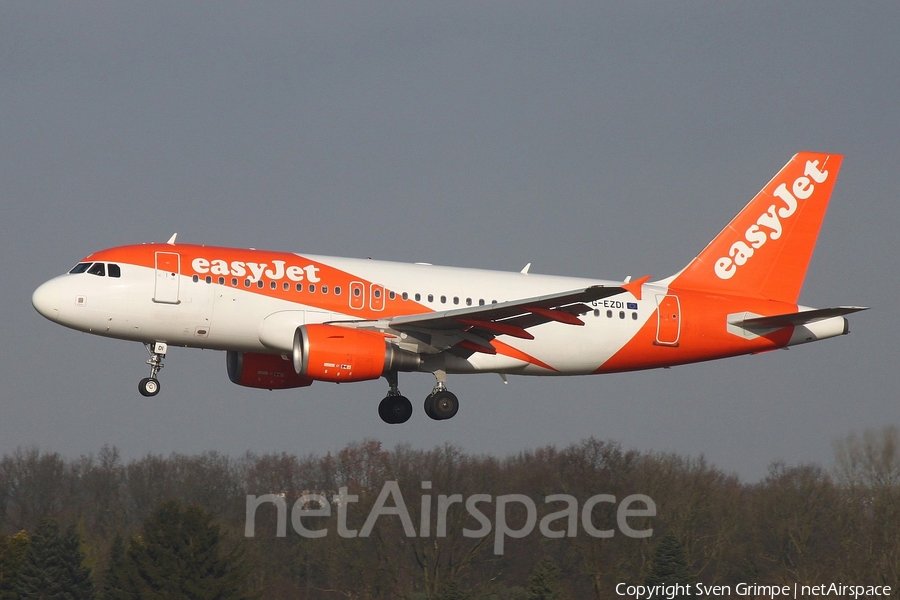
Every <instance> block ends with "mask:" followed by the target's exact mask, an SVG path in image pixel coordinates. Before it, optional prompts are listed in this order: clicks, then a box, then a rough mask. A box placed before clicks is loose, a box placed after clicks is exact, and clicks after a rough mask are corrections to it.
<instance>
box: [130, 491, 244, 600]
mask: <svg viewBox="0 0 900 600" xmlns="http://www.w3.org/2000/svg"><path fill="white" fill-rule="evenodd" d="M126 563H127V564H126V565H125V568H126V570H127V572H128V578H129V582H128V585H126V586H125V587H126V588H127V591H128V592H130V593H131V594H135V595H137V596H138V597H141V598H166V599H180V598H184V599H194V598H216V599H221V600H225V599H230V598H246V597H248V596H247V593H246V590H247V588H248V581H249V570H248V569H247V567H246V566H245V565H244V560H243V553H242V552H241V551H240V549H239V548H235V549H234V550H232V551H230V552H226V551H225V549H224V547H223V543H222V536H221V533H220V531H219V527H218V525H216V524H215V523H213V520H212V515H211V514H210V513H209V512H208V511H206V510H204V509H203V508H201V507H199V506H186V507H182V506H181V504H180V503H179V502H177V501H174V500H171V501H167V502H164V503H162V504H161V505H159V506H158V507H157V508H156V509H155V510H154V511H153V512H152V513H151V514H150V515H149V516H148V517H147V520H146V521H144V526H143V529H142V535H141V536H139V537H135V538H134V539H133V540H132V542H131V545H130V547H129V548H128V551H127V553H126Z"/></svg>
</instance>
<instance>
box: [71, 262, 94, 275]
mask: <svg viewBox="0 0 900 600" xmlns="http://www.w3.org/2000/svg"><path fill="white" fill-rule="evenodd" d="M90 266H91V263H78V264H77V265H75V266H74V267H72V270H71V271H69V273H71V274H72V275H77V274H78V273H84V272H85V271H87V270H88V267H90Z"/></svg>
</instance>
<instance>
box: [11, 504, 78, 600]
mask: <svg viewBox="0 0 900 600" xmlns="http://www.w3.org/2000/svg"><path fill="white" fill-rule="evenodd" d="M80 545H81V538H80V537H79V535H78V532H76V531H75V527H74V526H69V527H68V528H67V529H66V531H64V532H61V531H60V529H59V524H58V523H57V522H56V521H53V520H51V519H45V520H43V521H41V522H40V523H39V524H38V527H37V530H36V531H35V532H34V536H33V537H32V539H31V543H30V544H29V546H28V552H27V554H26V555H25V562H24V564H23V565H22V568H21V569H20V570H19V576H18V582H17V591H18V597H19V598H66V599H71V600H81V599H88V598H93V597H94V585H93V582H92V581H91V571H90V569H88V568H87V567H85V566H83V564H82V563H83V562H84V555H83V554H82V553H81V549H80Z"/></svg>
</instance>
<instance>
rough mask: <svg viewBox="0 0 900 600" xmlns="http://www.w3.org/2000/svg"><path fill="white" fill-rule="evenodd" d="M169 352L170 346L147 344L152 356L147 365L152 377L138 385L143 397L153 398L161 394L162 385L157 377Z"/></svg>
mask: <svg viewBox="0 0 900 600" xmlns="http://www.w3.org/2000/svg"><path fill="white" fill-rule="evenodd" d="M167 350H168V346H167V345H166V344H164V343H162V342H156V343H155V344H147V352H148V353H149V354H150V358H149V359H148V360H147V364H148V365H150V377H144V378H143V379H141V380H140V382H139V383H138V391H139V392H140V393H141V395H142V396H145V397H147V398H151V397H153V396H155V395H157V394H158V393H159V388H160V384H159V379H157V378H156V376H157V375H158V374H159V372H160V370H161V369H162V368H163V359H164V358H165V357H166V351H167Z"/></svg>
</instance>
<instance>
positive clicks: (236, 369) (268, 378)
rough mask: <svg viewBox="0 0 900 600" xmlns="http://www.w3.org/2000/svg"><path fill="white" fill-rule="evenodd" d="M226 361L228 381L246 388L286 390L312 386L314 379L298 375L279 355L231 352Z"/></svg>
mask: <svg viewBox="0 0 900 600" xmlns="http://www.w3.org/2000/svg"><path fill="white" fill-rule="evenodd" d="M225 361H226V364H227V366H228V379H230V380H231V382H232V383H236V384H238V385H242V386H244V387H252V388H262V389H266V390H286V389H290V388H298V387H306V386H308V385H312V379H309V378H307V377H301V376H300V375H297V373H295V372H294V367H293V365H292V364H291V361H290V360H289V359H287V358H285V357H283V356H281V355H279V354H258V353H256V352H235V351H232V350H229V351H228V352H227V353H226V355H225Z"/></svg>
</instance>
